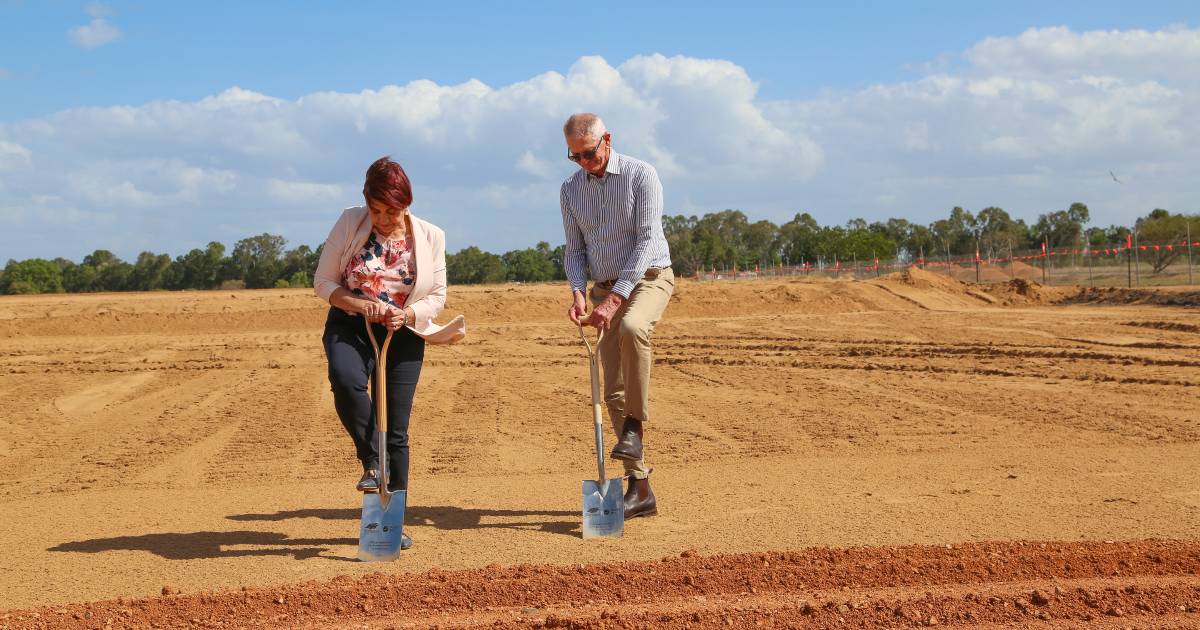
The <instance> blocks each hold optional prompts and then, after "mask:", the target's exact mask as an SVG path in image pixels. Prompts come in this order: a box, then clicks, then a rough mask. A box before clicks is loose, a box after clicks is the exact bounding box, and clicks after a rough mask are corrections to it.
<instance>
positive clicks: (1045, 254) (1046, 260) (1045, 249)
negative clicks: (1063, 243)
mask: <svg viewBox="0 0 1200 630" xmlns="http://www.w3.org/2000/svg"><path fill="white" fill-rule="evenodd" d="M1049 264H1050V244H1049V243H1047V242H1046V235H1045V234H1043V235H1042V284H1044V285H1047V286H1049V285H1050V281H1049V280H1048V279H1047V278H1048V274H1047V273H1046V265H1049Z"/></svg>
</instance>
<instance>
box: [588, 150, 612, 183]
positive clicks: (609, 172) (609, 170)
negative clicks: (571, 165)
mask: <svg viewBox="0 0 1200 630" xmlns="http://www.w3.org/2000/svg"><path fill="white" fill-rule="evenodd" d="M584 172H585V173H587V171H584ZM604 173H605V175H620V174H621V154H620V153H617V152H616V151H613V152H612V154H611V155H609V156H608V166H605V167H604ZM587 177H588V179H599V178H598V177H596V176H595V175H592V174H591V173H587Z"/></svg>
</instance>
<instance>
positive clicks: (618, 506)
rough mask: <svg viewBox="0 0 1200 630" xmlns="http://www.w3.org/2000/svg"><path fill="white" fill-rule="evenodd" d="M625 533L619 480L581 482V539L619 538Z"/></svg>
mask: <svg viewBox="0 0 1200 630" xmlns="http://www.w3.org/2000/svg"><path fill="white" fill-rule="evenodd" d="M624 533H625V502H624V497H622V496H621V480H620V479H609V480H607V481H584V482H583V537H584V538H596V537H599V536H609V537H620V536H621V534H624Z"/></svg>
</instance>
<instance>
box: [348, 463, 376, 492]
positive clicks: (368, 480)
mask: <svg viewBox="0 0 1200 630" xmlns="http://www.w3.org/2000/svg"><path fill="white" fill-rule="evenodd" d="M354 489H355V490H358V491H359V492H367V493H370V492H379V479H376V478H375V469H373V468H372V469H367V470H365V471H363V476H362V479H359V480H358V485H356V486H354Z"/></svg>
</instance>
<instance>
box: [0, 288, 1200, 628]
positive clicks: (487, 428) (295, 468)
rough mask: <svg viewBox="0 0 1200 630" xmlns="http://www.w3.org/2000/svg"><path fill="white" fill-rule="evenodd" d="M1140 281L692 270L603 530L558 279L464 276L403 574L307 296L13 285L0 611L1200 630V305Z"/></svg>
mask: <svg viewBox="0 0 1200 630" xmlns="http://www.w3.org/2000/svg"><path fill="white" fill-rule="evenodd" d="M1143 291H1144V290H1143ZM1145 293H1148V294H1150V295H1151V297H1149V298H1146V297H1144V296H1141V295H1139V296H1138V297H1136V298H1128V297H1121V296H1122V294H1119V293H1113V294H1111V296H1110V294H1102V295H1099V297H1097V295H1093V293H1089V292H1086V291H1081V290H1078V289H1071V288H1063V287H1042V286H1040V285H1037V284H1036V282H1031V281H1028V280H1022V279H1021V278H1018V279H1016V280H1014V281H1010V282H1008V283H999V284H995V285H973V284H967V283H962V282H959V281H957V280H952V279H948V278H946V277H945V276H940V275H938V274H932V273H927V272H922V271H920V270H912V271H910V272H905V273H902V274H894V275H892V276H886V277H883V278H879V279H873V280H868V281H861V282H854V281H829V280H803V279H795V280H756V281H738V282H706V283H697V282H689V281H686V280H683V281H680V284H679V287H678V291H677V293H676V297H675V299H674V300H673V301H672V303H671V305H670V307H669V308H668V310H667V314H666V317H665V318H664V320H663V322H662V323H661V324H660V325H659V328H658V330H657V331H656V332H655V348H656V362H655V373H654V392H653V405H654V418H653V421H652V423H651V424H650V425H649V426H648V429H647V436H646V442H647V449H648V452H647V455H648V458H649V460H650V463H651V465H652V466H653V467H654V468H655V472H654V475H653V476H652V481H653V484H654V488H655V492H656V494H657V495H658V498H659V505H660V515H659V516H657V517H655V518H650V519H638V520H634V521H631V522H630V523H629V524H628V526H627V528H626V533H625V536H624V537H623V538H621V539H619V540H587V541H584V540H582V539H580V537H579V521H580V516H579V510H580V498H579V488H580V482H581V480H584V479H589V478H592V477H593V476H594V474H595V472H594V469H593V468H592V466H593V465H594V464H593V462H594V458H593V455H592V454H591V439H590V411H589V408H588V385H587V367H586V359H585V356H584V353H583V347H582V345H581V344H580V343H579V339H578V335H577V333H576V331H575V330H574V329H573V328H572V327H571V326H570V324H569V323H567V322H566V319H565V316H564V313H565V307H566V305H567V300H566V299H565V298H566V295H565V294H566V290H565V289H564V287H562V286H556V285H528V286H516V285H512V286H485V287H452V289H451V300H450V304H449V305H448V309H447V310H448V313H447V314H448V315H449V314H455V313H459V312H462V313H465V314H466V316H467V319H468V322H469V327H470V328H469V335H468V338H467V340H466V341H464V342H463V343H461V344H457V345H455V346H451V347H436V348H435V347H431V348H430V349H429V350H428V352H427V354H426V366H425V370H424V373H423V374H422V383H421V386H420V389H419V391H418V396H417V402H416V406H415V409H414V420H413V426H412V439H413V445H414V453H413V465H412V492H411V497H410V501H409V511H408V512H409V513H408V522H407V526H406V531H407V532H409V533H411V534H412V535H413V537H414V538H415V539H416V542H417V544H416V546H414V548H413V549H411V550H409V551H406V552H404V554H403V555H402V557H401V559H400V560H399V561H397V562H395V563H388V564H382V565H381V564H364V563H359V562H357V561H355V560H354V554H355V547H356V545H357V529H358V519H359V497H358V496H357V494H356V493H355V492H354V491H353V484H354V482H355V480H356V479H357V477H358V474H357V473H358V470H357V463H356V462H355V461H354V459H353V456H352V448H351V446H350V443H349V440H348V438H346V436H345V435H344V433H343V431H342V429H341V426H340V425H339V423H338V422H337V419H336V416H335V415H334V413H333V408H332V400H331V395H330V393H329V388H328V383H327V381H326V377H325V362H324V357H323V355H322V352H321V346H320V331H321V326H322V322H323V319H324V312H325V307H324V306H323V305H322V304H321V302H320V301H319V300H318V299H317V298H315V297H313V296H312V295H311V294H310V293H308V292H307V291H301V290H263V291H236V292H228V291H225V292H185V293H150V294H98V295H73V296H61V295H60V296H31V297H16V296H6V297H3V298H0V550H2V551H3V561H2V562H0V628H6V627H12V628H35V627H45V628H57V627H81V628H82V627H90V628H103V627H106V626H107V627H113V628H119V627H154V626H155V625H157V626H158V627H188V626H194V627H265V628H290V627H309V628H342V627H361V626H364V625H365V626H367V627H371V628H386V627H397V628H400V627H434V626H440V627H482V626H488V627H530V626H538V625H541V626H544V627H692V628H708V627H718V626H719V627H756V626H765V627H772V626H774V627H788V626H803V627H852V628H853V627H914V626H922V625H931V623H935V624H937V625H943V626H950V627H971V628H993V627H1022V628H1067V627H1088V628H1092V627H1099V628H1124V627H1154V628H1164V627H1166V628H1175V627H1178V628H1193V627H1200V614H1197V613H1196V610H1197V607H1198V606H1200V578H1198V577H1197V571H1198V570H1200V489H1198V488H1197V485H1196V482H1195V479H1196V464H1195V462H1197V461H1200V333H1198V332H1197V331H1200V320H1197V318H1196V311H1195V306H1196V305H1197V303H1196V301H1195V299H1194V296H1195V292H1194V291H1188V290H1184V289H1178V290H1164V291H1145ZM618 472H619V467H618V466H616V465H613V466H611V467H610V469H609V473H610V474H614V475H615V474H618ZM1035 591H1036V593H1035Z"/></svg>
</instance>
